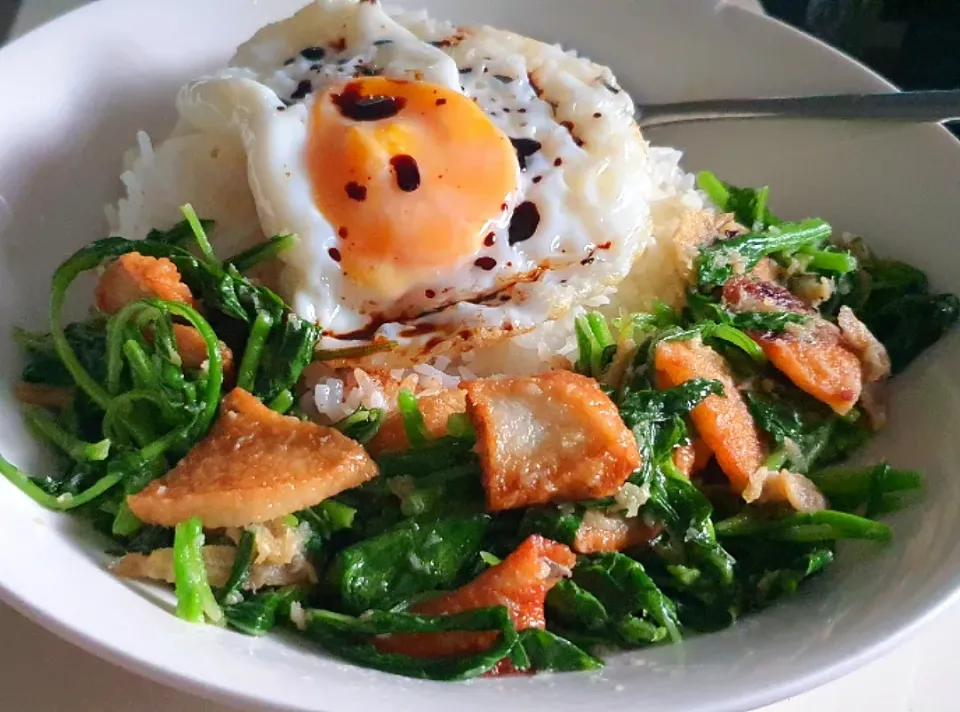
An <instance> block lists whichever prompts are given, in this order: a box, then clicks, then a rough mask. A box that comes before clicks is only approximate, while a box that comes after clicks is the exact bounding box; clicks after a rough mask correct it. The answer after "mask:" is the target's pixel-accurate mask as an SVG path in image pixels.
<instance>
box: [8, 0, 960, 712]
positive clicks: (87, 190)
mask: <svg viewBox="0 0 960 712" xmlns="http://www.w3.org/2000/svg"><path fill="white" fill-rule="evenodd" d="M300 2H301V0H271V1H270V2H256V0H166V1H165V2H148V1H147V0H103V1H102V2H99V3H96V4H93V5H91V6H89V7H87V8H85V9H83V10H80V11H78V12H74V13H72V14H70V15H68V16H66V17H64V18H61V19H59V20H57V21H55V22H53V23H51V24H50V25H48V26H46V27H44V28H42V29H40V30H39V31H37V32H35V33H33V34H31V35H29V36H27V37H25V38H23V39H21V40H19V41H17V42H15V43H13V44H12V45H11V46H9V47H7V48H5V49H3V50H2V51H0V97H2V99H0V238H2V239H0V365H2V377H3V380H4V387H3V389H2V390H3V392H4V393H3V396H2V399H3V400H2V403H0V451H2V452H3V453H4V455H6V456H7V457H8V458H10V459H13V460H14V461H16V462H18V463H21V464H23V465H24V466H27V467H37V468H39V467H41V466H42V461H41V459H39V458H38V453H37V451H36V449H35V447H34V445H33V443H32V442H31V440H30V439H29V438H28V437H27V436H26V435H25V434H24V432H23V430H22V428H21V426H20V424H19V417H18V414H17V408H16V407H15V406H14V405H13V404H12V403H11V401H10V400H9V397H8V387H9V386H10V384H12V382H13V381H15V378H16V374H17V358H16V355H15V350H14V347H13V344H12V343H11V340H10V337H9V335H10V329H11V327H12V326H14V325H19V326H28V327H39V326H41V325H42V324H43V323H44V314H45V310H46V306H47V296H48V295H47V288H48V282H49V277H50V275H51V273H52V271H53V269H54V268H55V266H56V265H57V264H58V262H59V261H60V260H62V259H63V258H64V257H65V256H67V255H68V254H69V253H70V252H71V251H72V250H73V249H75V248H76V247H78V246H80V245H81V244H83V243H86V242H88V241H90V240H91V239H93V238H96V237H100V236H101V235H102V234H103V230H104V223H103V218H102V212H101V210H102V208H101V206H102V205H103V204H104V203H106V202H108V201H111V200H113V199H114V198H115V197H116V196H117V193H118V189H119V185H118V182H117V179H116V176H117V173H118V168H119V166H120V157H121V153H122V152H123V150H124V149H126V148H127V147H128V146H130V145H131V144H132V142H133V140H134V132H135V130H136V129H138V128H141V127H142V128H146V129H147V130H149V131H151V132H156V135H159V136H162V135H163V133H164V132H165V131H166V130H167V129H168V128H169V127H170V125H171V122H172V119H173V104H172V98H173V96H174V93H175V91H176V89H177V87H178V85H179V84H180V83H181V82H183V81H184V80H186V79H188V78H190V77H191V76H193V75H196V74H198V73H199V72H202V71H204V70H207V69H211V68H213V67H215V66H217V65H218V64H222V63H223V62H224V61H225V60H226V59H227V58H228V57H229V55H230V53H231V51H232V48H233V47H234V46H235V45H236V44H237V43H238V42H239V41H241V40H243V39H244V38H246V37H247V36H248V35H249V34H251V33H252V32H253V30H254V29H255V28H256V27H257V26H259V25H261V24H263V23H265V22H267V21H270V20H273V19H277V18H279V17H281V16H283V15H285V14H288V13H290V12H292V11H293V10H294V9H295V8H296V7H297V6H298V5H299V4H300ZM415 2H417V0H411V2H410V4H414V3H415ZM420 4H421V5H423V6H426V7H427V8H428V9H429V10H430V11H431V12H433V13H434V14H436V15H438V16H447V17H450V18H452V19H455V20H457V21H462V22H471V23H477V22H485V23H489V24H495V25H499V26H502V27H506V28H512V29H515V30H517V31H520V32H524V33H526V34H530V35H533V36H535V37H539V38H541V39H546V40H555V41H560V42H563V43H565V44H567V45H568V46H570V47H576V48H578V49H579V50H581V51H582V52H584V53H585V54H587V55H588V56H591V57H593V58H595V59H597V60H599V61H601V62H603V63H606V64H609V65H611V66H612V67H613V68H614V71H615V72H616V73H617V74H618V75H619V77H620V79H621V82H622V84H623V85H624V86H625V87H627V88H628V89H630V90H631V91H632V92H633V93H634V95H635V97H636V98H638V99H639V100H648V101H666V100H673V99H680V98H705V97H708V96H732V95H770V94H775V93H789V92H797V93H803V92H817V91H845V90H882V89H884V88H887V86H888V85H886V84H884V82H883V81H882V80H880V79H879V78H877V77H876V76H874V75H872V74H871V73H870V72H869V71H867V70H866V69H864V68H863V67H860V66H858V65H857V64H856V63H854V62H853V61H851V60H849V59H847V58H845V57H843V56H841V55H839V54H837V53H836V52H834V51H832V50H829V49H827V48H826V47H824V46H822V45H820V44H818V43H816V42H814V41H812V40H810V39H809V38H807V37H804V36H802V35H800V34H798V33H796V32H793V31H792V30H789V29H788V28H786V27H784V26H781V25H779V24H777V23H775V22H773V21H770V20H768V19H766V18H762V17H759V16H757V15H755V14H753V13H751V12H747V11H744V10H742V9H738V8H737V7H735V6H733V5H731V4H720V5H718V6H714V1H713V0H643V2H633V1H632V0H601V1H600V2H588V0H524V1H520V0H485V2H468V1H467V0H446V1H444V0H423V1H422V2H421V3H420ZM651 138H653V139H654V140H655V141H657V142H660V143H668V144H669V143H672V142H675V144H676V145H678V146H680V147H681V148H684V149H686V150H687V152H688V157H687V166H688V167H689V168H691V169H699V168H705V167H709V168H712V169H714V170H716V171H717V172H719V173H720V174H721V175H722V176H725V177H727V178H728V179H729V180H732V181H734V182H741V183H744V184H762V183H769V184H771V185H772V186H773V189H774V193H773V195H774V207H775V208H776V210H777V211H778V212H780V213H781V214H783V215H787V216H805V215H820V216H823V217H825V218H827V219H829V220H831V221H833V222H834V223H835V225H836V226H837V227H838V228H840V229H845V230H851V231H857V232H859V233H861V234H864V235H866V236H868V237H869V240H870V242H871V244H872V245H874V246H875V247H876V248H877V249H878V250H880V251H882V252H884V253H887V254H889V255H891V256H895V257H901V258H906V259H909V260H910V261H912V262H914V263H915V264H917V265H918V266H920V267H921V268H923V269H925V270H928V271H929V273H930V276H931V278H932V280H933V282H934V284H935V285H936V286H938V287H939V288H941V289H945V290H951V291H954V292H960V249H958V247H960V246H958V243H957V218H956V215H957V189H958V187H960V150H958V146H957V143H956V142H955V141H954V140H953V139H952V138H951V137H950V136H949V135H948V134H947V133H946V132H945V131H943V130H941V129H938V128H934V127H892V126H866V125H859V124H818V123H803V124H800V123H792V122H768V123H762V124H761V123H755V124H746V123H735V124H727V125H710V126H699V127H686V128H682V129H677V130H675V131H668V130H662V131H659V132H656V133H655V134H652V135H651ZM76 301H77V302H78V305H79V306H80V307H81V308H82V307H83V305H84V298H82V297H78V298H77V300H76ZM958 358H960V339H958V337H957V336H956V335H954V336H953V337H951V338H949V339H948V340H947V341H945V342H944V343H941V344H940V345H939V346H938V347H937V348H936V349H935V350H934V351H933V352H931V353H929V354H927V355H926V356H925V357H924V358H922V359H921V360H920V361H919V362H917V363H916V364H914V366H913V367H912V368H911V369H910V371H909V372H908V373H907V374H906V375H904V376H903V377H902V378H900V379H898V380H897V383H896V386H895V389H894V390H895V393H894V396H895V397H894V404H895V408H894V412H893V417H892V421H891V423H890V426H889V428H888V430H887V431H886V432H885V433H884V434H883V436H882V437H881V438H880V439H879V440H878V441H877V442H876V443H875V445H874V447H873V448H872V452H871V453H869V455H870V456H871V457H878V456H887V457H889V458H890V459H891V460H892V461H893V462H894V463H896V464H901V465H908V466H911V467H919V468H922V469H924V470H926V471H927V472H928V473H929V487H928V492H927V497H926V501H925V502H924V504H923V505H922V506H919V507H917V508H914V509H912V510H910V511H907V512H904V513H902V514H900V515H898V516H895V517H892V518H891V523H892V525H893V527H894V531H895V533H896V540H895V542H894V543H893V544H891V545H889V546H884V547H875V546H866V547H854V546H849V547H844V548H843V550H842V552H841V556H840V557H839V561H838V562H837V564H836V565H835V566H834V567H833V568H832V569H831V570H830V572H829V573H828V574H827V575H826V576H824V577H822V578H820V579H819V580H817V581H816V582H815V583H814V584H813V585H811V586H810V587H808V588H807V589H805V590H804V591H803V592H802V594H801V595H799V596H797V597H796V598H795V599H793V600H791V601H789V602H786V603H784V604H782V605H780V606H778V607H776V608H774V609H772V610H770V611H768V612H765V613H763V614H761V615H757V616H754V617H752V618H749V619H747V620H745V621H743V622H742V623H740V624H739V625H737V626H736V627H735V628H733V629H731V630H728V631H726V632H723V633H719V634H715V635H710V636H704V637H700V638H696V639H691V640H688V641H687V642H685V643H684V644H683V645H682V646H669V647H662V648H654V649H650V650H646V651H640V652H636V653H630V654H623V655H618V656H615V657H613V658H612V659H610V661H609V664H608V665H607V667H606V668H605V669H604V670H603V671H602V673H600V674H597V675H580V674H576V675H573V674H571V675H553V676H543V677H538V678H535V679H527V678H515V679H501V680H497V681H478V682H474V683H471V684H466V685H450V684H440V683H428V682H414V681H410V680H406V679H402V678H398V677H391V676H387V675H382V674H379V673H375V672H371V671H367V670H361V669H359V668H353V667H350V666H346V665H343V664H340V663H338V662H335V661H333V660H330V659H329V658H326V657H324V656H323V655H322V654H318V653H317V652H316V651H312V650H309V649H306V648H304V647H298V646H297V645H295V644H292V643H290V642H289V641H284V640H280V639H277V638H267V639H251V638H246V637H243V636H240V635H238V634H234V633H230V632H227V631H223V630H218V629H215V628H212V627H201V626H190V625H187V624H185V623H182V622H180V621H179V620H177V619H176V618H174V617H173V616H171V615H170V614H169V600H168V599H164V600H162V601H161V602H160V605H158V603H157V601H156V600H154V596H153V595H151V594H150V593H149V592H147V591H146V590H145V589H140V588H136V587H131V586H128V585H127V584H125V583H123V582H121V581H118V580H116V579H114V578H113V577H111V576H109V575H108V574H106V573H105V572H104V571H103V565H104V563H105V558H104V557H103V556H102V555H101V554H99V553H98V549H97V547H96V545H95V544H94V543H93V542H92V541H91V540H90V539H89V538H88V537H87V536H85V533H84V532H83V531H82V530H78V529H77V528H76V526H75V525H74V524H73V522H72V521H71V520H70V519H68V518H64V517H62V516H60V515H55V514H51V513H48V512H45V511H42V510H40V509H39V508H38V507H36V506H35V505H34V504H33V503H32V502H31V501H29V500H28V499H27V498H26V497H24V496H22V495H20V494H19V493H17V492H16V491H15V490H14V489H13V488H12V487H10V486H9V485H8V484H7V483H6V482H0V541H2V542H3V544H2V546H0V593H2V595H3V596H4V598H5V599H6V600H8V601H10V602H11V603H13V604H14V605H15V606H17V607H18V608H20V609H21V610H22V611H23V612H24V613H26V614H27V615H29V616H31V617H33V618H34V619H36V620H38V621H39V622H41V623H42V624H44V625H46V626H47V627H49V628H50V629H52V630H54V631H56V632H57V633H59V634H61V635H63V636H64V637H65V638H67V639H69V640H72V641H74V642H75V643H77V644H79V645H82V646H83V647H85V648H87V649H88V650H90V651H92V652H94V653H96V654H98V655H102V656H104V657H106V658H108V659H111V660H113V661H115V662H117V663H119V664H121V665H123V666H125V667H127V668H129V669H131V670H135V671H138V672H141V673H143V674H146V675H149V676H150V677H153V678H155V679H158V680H161V681H164V682H168V683H170V684H173V685H177V686H180V687H183V688H186V689H189V690H192V691H194V692H198V693H200V694H205V695H209V696H211V697H216V698H219V699H222V700H225V701H229V702H233V703H235V704H254V703H259V704H262V705H265V706H268V707H273V708H277V709H290V710H327V711H331V712H360V711H361V710H362V711H364V712H366V711H367V710H370V709H390V710H395V711H396V712H406V711H408V710H409V711H410V712H413V711H416V712H432V711H433V710H438V711H439V710H447V709H451V708H456V709H458V710H462V711H463V712H467V711H472V710H477V711H480V710H483V711H484V712H486V711H487V710H489V709H492V708H497V709H500V710H504V712H506V711H507V710H522V709H532V708H549V709H553V710H573V709H585V708H592V707H601V706H602V707H603V708H604V709H606V710H611V711H613V710H628V709H631V710H632V709H636V708H643V709H644V710H646V711H647V712H663V711H666V710H684V711H685V712H733V711H734V710H746V709H749V708H753V707H756V706H758V705H761V704H765V703H769V702H773V701H775V700H777V699H780V698H784V697H787V696H789V695H793V694H795V693H798V692H800V691H802V690H804V689H806V688H809V687H812V686H815V685H818V684H821V683H823V682H825V681H827V680H829V679H830V678H832V677H835V676H838V675H841V674H843V673H844V672H847V671H849V670H851V669H853V668H854V667H856V666H858V665H861V664H862V663H864V662H866V661H867V660H868V659H870V658H872V657H873V656H876V655H878V654H879V653H881V652H882V651H883V650H885V649H888V648H890V647H891V646H894V645H896V644H897V643H898V642H899V641H900V640H902V639H903V636H905V635H906V634H907V633H909V632H910V631H911V630H912V629H913V628H915V627H916V626H917V625H918V624H920V623H921V622H922V621H924V620H925V619H927V618H929V617H930V616H931V615H933V614H934V613H935V612H936V611H937V610H938V609H940V608H942V607H943V606H944V605H945V604H946V603H947V601H948V599H949V598H951V597H952V596H954V594H955V593H956V590H957V588H958V586H960V548H958V547H957V546H956V545H955V542H956V541H958V540H960V517H958V512H960V508H958V506H957V503H958V502H960V479H958V478H957V477H956V474H955V472H954V470H955V463H957V462H958V461H960V438H958V437H956V435H955V434H954V433H953V432H951V431H952V429H953V428H954V427H955V426H954V423H955V422H957V421H958V418H960V374H958V370H957V368H956V363H957V361H958Z"/></svg>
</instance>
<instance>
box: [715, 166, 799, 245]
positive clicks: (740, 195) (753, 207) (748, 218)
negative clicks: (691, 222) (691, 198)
mask: <svg viewBox="0 0 960 712" xmlns="http://www.w3.org/2000/svg"><path fill="white" fill-rule="evenodd" d="M697 186H698V187H699V188H700V190H702V191H704V192H705V193H706V194H707V196H708V197H709V198H710V200H711V201H713V203H714V205H716V206H717V207H718V208H720V210H722V211H724V212H728V213H733V217H734V219H735V220H736V221H737V222H738V223H740V224H741V225H744V226H746V227H747V228H749V229H751V230H754V231H761V230H765V229H766V228H768V227H770V226H771V225H779V224H780V220H778V219H777V218H775V217H774V216H773V214H772V213H771V212H770V209H769V208H768V207H767V202H768V201H769V199H770V189H769V188H767V187H763V188H738V187H736V186H734V185H730V184H729V183H726V182H724V181H721V180H720V179H719V178H717V176H716V175H714V174H713V173H711V172H710V171H701V172H700V173H698V174H697Z"/></svg>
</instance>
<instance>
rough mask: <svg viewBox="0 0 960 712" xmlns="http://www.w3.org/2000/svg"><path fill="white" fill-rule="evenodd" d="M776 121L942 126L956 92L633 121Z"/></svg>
mask: <svg viewBox="0 0 960 712" xmlns="http://www.w3.org/2000/svg"><path fill="white" fill-rule="evenodd" d="M774 118H790V119H835V120H841V121H842V120H856V121H864V120H869V121H875V120H880V121H899V122H907V123H940V122H942V121H951V120H954V119H960V90H953V89H951V90H942V91H905V92H893V93H889V94H836V95H823V96H804V97H781V98H769V99H711V100H706V101H684V102H678V103H671V104H647V105H641V104H638V105H637V122H638V123H639V124H640V127H641V128H652V127H654V126H666V125H667V124H681V123H687V122H694V121H715V120H719V119H774Z"/></svg>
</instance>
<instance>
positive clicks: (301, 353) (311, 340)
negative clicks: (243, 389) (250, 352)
mask: <svg viewBox="0 0 960 712" xmlns="http://www.w3.org/2000/svg"><path fill="white" fill-rule="evenodd" d="M319 338H320V329H319V327H317V325H316V324H313V323H311V322H309V321H305V320H303V319H301V318H300V317H298V316H297V315H296V314H294V313H292V312H288V313H287V314H286V316H285V318H284V319H283V323H282V325H281V327H280V328H279V329H277V328H274V329H273V330H272V331H271V332H270V336H269V337H268V338H267V341H266V344H265V345H264V347H263V353H262V355H261V357H260V362H259V370H258V372H257V378H256V386H255V388H254V394H255V395H256V396H258V397H259V398H260V399H261V400H263V401H264V402H268V401H270V400H272V399H273V398H276V397H277V396H278V395H279V394H280V393H281V392H283V391H285V390H290V389H292V388H293V387H294V386H295V385H296V383H297V381H298V380H300V374H301V373H303V369H304V368H306V366H307V365H308V364H309V363H310V362H311V361H312V360H313V347H314V346H315V345H316V343H317V339H319Z"/></svg>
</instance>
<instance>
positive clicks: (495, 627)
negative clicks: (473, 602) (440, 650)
mask: <svg viewBox="0 0 960 712" xmlns="http://www.w3.org/2000/svg"><path fill="white" fill-rule="evenodd" d="M305 615H306V621H307V634H308V635H309V636H310V637H311V638H313V639H314V640H316V641H317V642H318V643H320V645H322V646H323V647H324V648H325V649H326V650H327V651H329V652H331V653H333V654H334V655H337V656H339V657H341V658H343V659H344V660H347V661H348V662H353V663H357V664H359V665H364V666H365V667H371V668H374V669H376V670H382V671H384V672H390V673H393V674H395V675H405V676H407V677H414V678H422V679H427V680H466V679H469V678H472V677H477V676H478V675H482V674H483V673H485V672H488V671H489V670H490V669H491V668H493V666H494V665H496V664H497V663H498V662H500V661H501V660H503V659H504V658H505V657H507V656H508V655H510V654H511V651H512V650H513V649H514V646H516V645H517V642H518V636H517V631H516V628H515V627H514V625H513V622H512V621H511V620H510V614H509V613H508V612H507V609H506V608H504V607H503V606H495V607H492V608H477V609H474V610H470V611H466V612H464V613H456V614H453V615H447V616H421V615H415V614H412V613H396V612H387V611H370V612H369V613H367V614H365V615H364V616H362V617H360V618H353V617H351V616H346V615H343V614H342V613H336V612H334V611H324V610H308V611H306V614H305ZM455 631H500V635H499V636H498V637H497V642H496V643H495V644H494V645H493V647H491V648H490V649H489V650H486V651H484V652H482V653H478V654H476V655H470V656H467V657H454V658H439V659H424V658H415V657H409V656H406V655H401V654H398V653H382V652H380V651H379V650H378V649H377V648H376V646H374V645H373V644H372V643H371V642H369V639H370V638H371V637H373V636H378V635H395V634H403V633H447V632H455Z"/></svg>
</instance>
